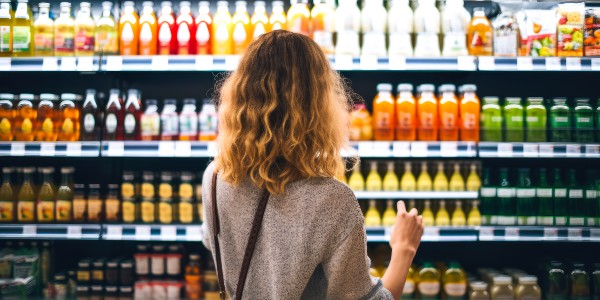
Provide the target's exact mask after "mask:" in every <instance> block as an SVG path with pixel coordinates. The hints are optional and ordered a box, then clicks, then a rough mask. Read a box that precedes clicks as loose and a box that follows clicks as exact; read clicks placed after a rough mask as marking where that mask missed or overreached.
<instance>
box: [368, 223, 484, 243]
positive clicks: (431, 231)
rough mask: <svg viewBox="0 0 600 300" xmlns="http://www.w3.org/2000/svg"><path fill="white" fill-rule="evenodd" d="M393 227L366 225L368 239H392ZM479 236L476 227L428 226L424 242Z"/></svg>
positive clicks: (474, 239) (472, 240)
mask: <svg viewBox="0 0 600 300" xmlns="http://www.w3.org/2000/svg"><path fill="white" fill-rule="evenodd" d="M391 230H392V228H391V227H384V226H382V227H366V228H365V231H366V232H367V241H369V242H373V243H377V242H379V243H384V242H389V241H390V235H391ZM477 236H478V231H477V228H475V227H462V228H455V227H454V228H453V227H426V228H425V230H424V231H423V237H422V239H421V240H422V241H423V242H476V241H477Z"/></svg>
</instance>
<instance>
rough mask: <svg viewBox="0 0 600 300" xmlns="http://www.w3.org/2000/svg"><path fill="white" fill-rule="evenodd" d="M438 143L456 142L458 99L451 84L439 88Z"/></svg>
mask: <svg viewBox="0 0 600 300" xmlns="http://www.w3.org/2000/svg"><path fill="white" fill-rule="evenodd" d="M439 90H440V105H439V113H438V114H439V117H440V141H458V99H457V98H456V94H455V93H454V92H455V91H456V87H455V86H454V85H453V84H444V85H442V86H440V88H439Z"/></svg>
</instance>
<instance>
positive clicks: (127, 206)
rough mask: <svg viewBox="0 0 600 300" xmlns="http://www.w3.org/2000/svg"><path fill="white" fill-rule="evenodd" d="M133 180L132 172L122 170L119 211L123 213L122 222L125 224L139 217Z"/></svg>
mask: <svg viewBox="0 0 600 300" xmlns="http://www.w3.org/2000/svg"><path fill="white" fill-rule="evenodd" d="M134 180H135V175H134V174H133V172H131V171H124V172H123V182H122V183H121V200H122V202H121V211H122V213H123V222H124V223H127V224H131V223H134V222H136V221H138V219H139V216H138V214H139V207H138V203H137V189H136V187H135V184H134Z"/></svg>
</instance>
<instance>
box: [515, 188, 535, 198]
mask: <svg viewBox="0 0 600 300" xmlns="http://www.w3.org/2000/svg"><path fill="white" fill-rule="evenodd" d="M533 197H535V189H517V198H533Z"/></svg>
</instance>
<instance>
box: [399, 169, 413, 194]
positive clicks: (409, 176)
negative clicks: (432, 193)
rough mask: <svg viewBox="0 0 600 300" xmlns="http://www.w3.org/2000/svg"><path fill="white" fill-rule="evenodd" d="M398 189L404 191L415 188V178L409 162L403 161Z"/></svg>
mask: <svg viewBox="0 0 600 300" xmlns="http://www.w3.org/2000/svg"><path fill="white" fill-rule="evenodd" d="M400 190H402V191H406V192H412V191H415V190H417V180H416V179H415V175H413V173H412V167H411V165H410V162H405V163H404V174H402V178H401V179H400Z"/></svg>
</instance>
